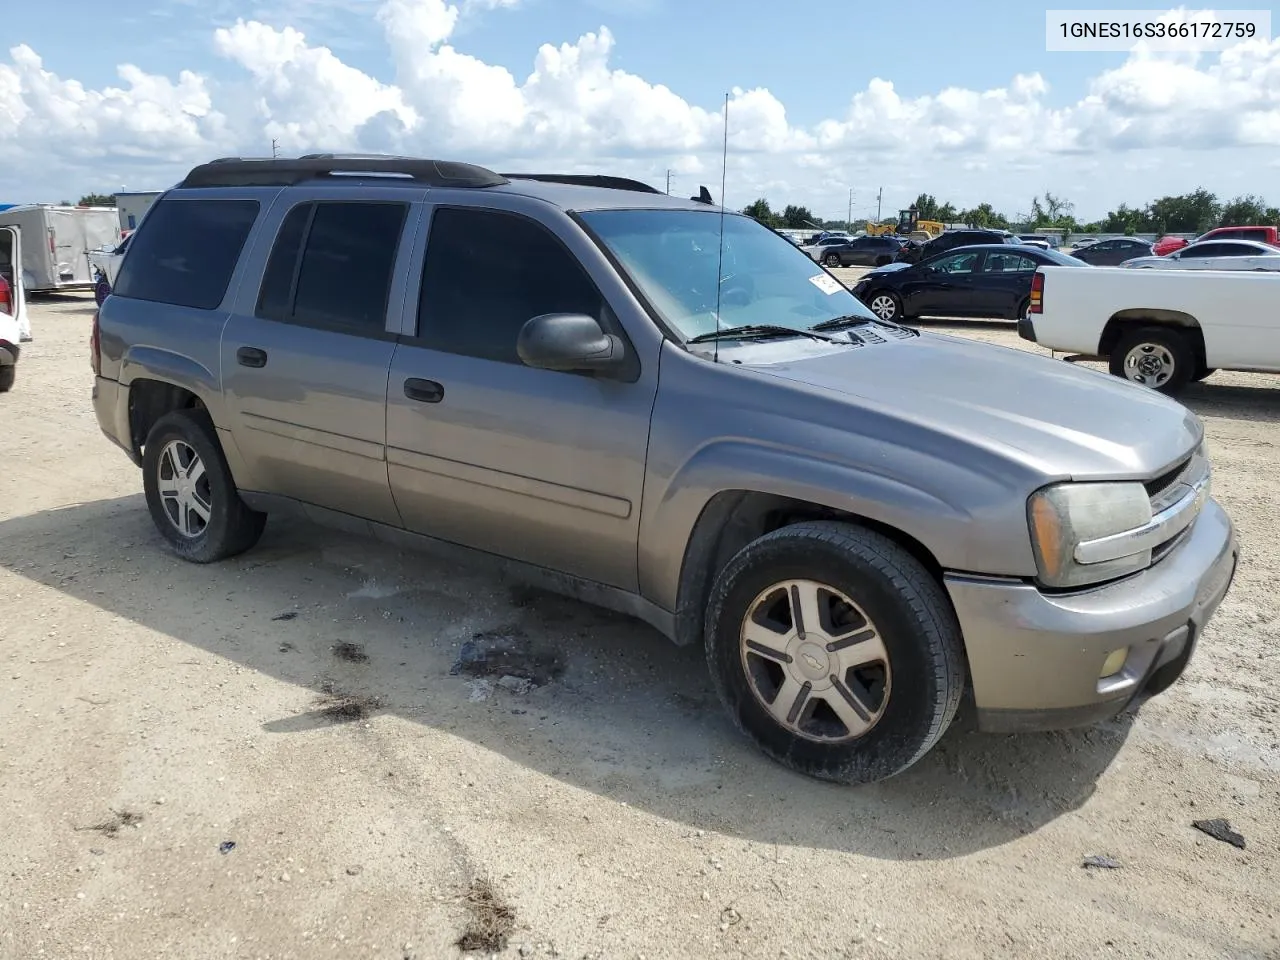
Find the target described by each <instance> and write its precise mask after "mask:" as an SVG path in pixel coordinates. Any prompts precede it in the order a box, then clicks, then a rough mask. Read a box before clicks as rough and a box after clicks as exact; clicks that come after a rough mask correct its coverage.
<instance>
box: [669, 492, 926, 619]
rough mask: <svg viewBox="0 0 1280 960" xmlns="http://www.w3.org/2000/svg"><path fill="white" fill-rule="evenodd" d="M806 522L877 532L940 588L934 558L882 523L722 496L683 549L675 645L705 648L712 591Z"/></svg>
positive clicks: (772, 498) (758, 495)
mask: <svg viewBox="0 0 1280 960" xmlns="http://www.w3.org/2000/svg"><path fill="white" fill-rule="evenodd" d="M807 520H836V521H842V522H845V523H850V524H856V525H859V526H863V527H866V528H867V529H870V530H874V531H876V532H877V533H880V534H882V535H884V536H886V537H888V538H889V539H890V540H893V541H894V542H895V543H897V544H898V545H899V546H901V547H902V548H903V549H904V550H906V551H907V552H908V553H909V554H911V556H913V557H914V558H915V559H916V560H918V561H919V562H920V563H921V565H922V566H924V568H925V569H926V570H927V571H928V572H929V574H930V576H932V577H933V578H934V579H935V580H937V581H938V583H939V584H940V585H941V584H942V573H943V567H942V564H941V563H940V562H939V561H938V559H937V557H936V556H934V554H933V552H932V551H931V550H930V549H929V548H928V547H927V546H925V545H924V543H922V542H921V541H920V540H919V539H917V538H916V537H915V536H913V535H912V534H910V533H908V532H907V531H905V530H902V529H901V528H899V527H897V526H894V525H892V524H890V523H886V522H885V521H883V520H878V519H876V518H874V517H869V516H865V515H862V514H858V513H854V512H851V511H848V510H844V509H840V508H837V507H832V506H829V505H827V504H823V503H818V502H815V501H811V500H804V499H800V498H796V497H791V496H786V495H783V494H777V493H766V492H761V491H757V490H722V491H720V492H718V493H716V494H714V495H713V496H712V497H711V498H710V499H709V500H708V501H707V502H706V504H705V505H704V507H703V509H702V511H701V513H700V514H699V515H698V519H697V521H696V522H695V523H694V526H693V529H692V530H691V531H690V534H689V538H688V541H687V543H686V546H685V551H684V557H683V561H682V563H681V567H680V577H679V588H678V594H677V602H676V611H675V634H676V635H675V641H676V643H678V644H681V645H685V644H689V643H701V642H702V634H703V617H704V612H705V609H706V605H707V602H708V599H709V597H710V595H711V589H712V585H713V584H714V583H715V579H716V577H717V576H719V574H720V571H721V570H723V569H724V568H725V566H726V565H727V564H728V563H729V561H730V560H731V559H733V557H734V555H735V554H737V553H738V551H739V550H741V549H742V548H743V547H745V546H746V545H747V544H748V543H750V542H752V541H753V540H756V539H758V538H759V537H762V536H764V535H765V534H767V533H772V532H773V531H774V530H778V529H780V528H782V527H786V526H790V525H792V524H796V523H802V522H804V521H807ZM943 592H944V594H945V593H946V591H945V589H944V591H943Z"/></svg>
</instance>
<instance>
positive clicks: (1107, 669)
mask: <svg viewBox="0 0 1280 960" xmlns="http://www.w3.org/2000/svg"><path fill="white" fill-rule="evenodd" d="M1128 659H1129V648H1128V647H1121V648H1120V649H1119V650H1112V651H1111V653H1109V654H1108V655H1107V659H1106V660H1104V661H1103V662H1102V672H1101V673H1099V674H1098V678H1099V679H1101V680H1105V679H1106V678H1107V677H1114V676H1115V675H1116V674H1117V673H1119V672H1120V671H1121V670H1123V669H1124V662H1125V661H1126V660H1128Z"/></svg>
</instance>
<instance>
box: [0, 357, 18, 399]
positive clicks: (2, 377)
mask: <svg viewBox="0 0 1280 960" xmlns="http://www.w3.org/2000/svg"><path fill="white" fill-rule="evenodd" d="M17 375H18V368H17V367H15V366H14V365H13V364H8V365H6V366H3V367H0V393H8V392H9V391H10V390H12V389H13V381H14V378H15V377H16V376H17Z"/></svg>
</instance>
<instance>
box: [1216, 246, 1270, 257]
mask: <svg viewBox="0 0 1280 960" xmlns="http://www.w3.org/2000/svg"><path fill="white" fill-rule="evenodd" d="M1216 246H1217V247H1219V248H1220V250H1221V252H1220V253H1219V254H1218V256H1220V257H1256V256H1259V255H1260V254H1261V253H1262V251H1261V250H1258V249H1256V248H1254V247H1251V246H1249V245H1248V244H1245V243H1219V244H1216Z"/></svg>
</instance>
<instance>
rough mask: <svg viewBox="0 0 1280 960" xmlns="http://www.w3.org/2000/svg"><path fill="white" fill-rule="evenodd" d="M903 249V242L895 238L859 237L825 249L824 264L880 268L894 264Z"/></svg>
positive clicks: (823, 253)
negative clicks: (887, 264)
mask: <svg viewBox="0 0 1280 960" xmlns="http://www.w3.org/2000/svg"><path fill="white" fill-rule="evenodd" d="M902 248H903V242H902V240H900V239H899V238H897V237H895V236H888V235H886V236H883V237H858V238H856V239H854V240H850V241H849V242H847V243H839V244H834V245H832V246H829V247H824V248H823V249H822V262H823V263H824V264H826V265H827V266H828V267H879V266H882V265H884V264H886V263H893V260H894V258H895V257H896V256H897V255H898V254H899V253H900V252H901V251H902Z"/></svg>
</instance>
